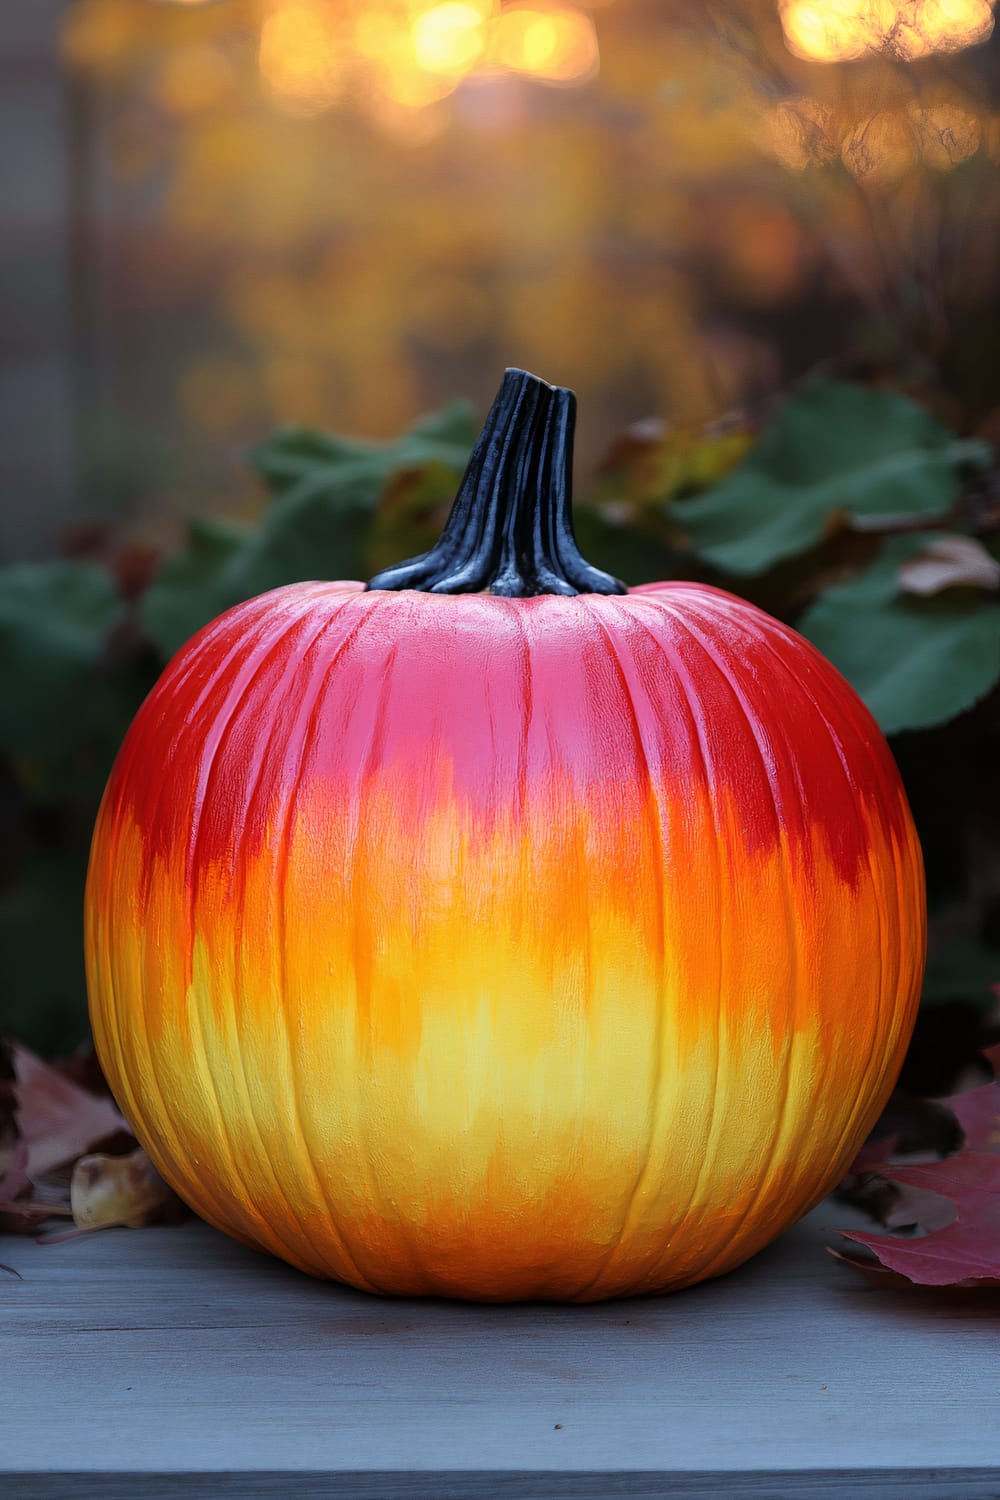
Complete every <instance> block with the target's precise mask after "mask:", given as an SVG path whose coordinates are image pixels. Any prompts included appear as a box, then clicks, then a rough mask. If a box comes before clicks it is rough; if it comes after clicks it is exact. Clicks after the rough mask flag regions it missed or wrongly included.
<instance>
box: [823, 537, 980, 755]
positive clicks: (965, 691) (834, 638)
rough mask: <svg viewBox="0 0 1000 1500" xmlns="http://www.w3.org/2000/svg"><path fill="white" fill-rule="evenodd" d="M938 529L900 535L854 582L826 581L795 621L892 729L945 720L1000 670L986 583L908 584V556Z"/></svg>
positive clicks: (887, 729)
mask: <svg viewBox="0 0 1000 1500" xmlns="http://www.w3.org/2000/svg"><path fill="white" fill-rule="evenodd" d="M942 535H943V533H941V532H920V533H914V534H912V535H909V536H902V537H894V538H893V539H892V540H891V541H889V542H887V543H886V545H885V546H884V548H883V549H882V552H881V553H880V555H879V556H878V557H877V558H876V559H875V561H874V562H873V563H872V564H871V565H870V566H869V567H868V568H867V569H866V570H865V571H864V572H863V573H860V574H859V575H858V576H857V577H856V578H853V579H852V580H851V581H850V582H849V583H844V584H840V585H838V586H837V587H835V588H831V589H829V590H828V591H827V592H826V594H824V595H823V597H822V598H820V599H818V600H817V601H816V603H815V604H813V605H812V606H811V607H810V608H809V609H808V610H806V612H805V614H804V615H803V616H802V618H801V619H800V620H799V622H798V628H799V630H801V632H802V634H803V635H805V636H807V637H808V638H809V640H811V641H812V642H813V644H814V645H815V646H818V647H819V649H820V651H822V652H823V653H824V654H825V655H826V656H828V657H829V659H830V660H831V661H832V662H833V664H834V666H836V667H838V668H839V669H840V671H841V672H843V674H844V676H845V677H846V678H847V680H848V682H850V683H851V684H852V685H853V686H854V687H855V688H856V689H857V691H858V692H859V693H860V694H861V697H862V698H863V699H864V700H865V702H866V703H867V705H868V707H869V708H870V709H871V711H872V713H873V714H874V715H875V718H876V719H877V720H878V722H879V724H880V725H881V727H882V729H883V730H884V731H885V733H886V734H894V733H896V732H897V731H898V730H901V729H927V728H929V727H930V726H931V725H933V724H944V723H946V722H947V720H949V719H953V718H954V717H955V716H956V714H960V713H962V712H964V710H965V709H967V708H970V707H971V706H972V704H973V703H975V702H976V701H977V700H978V699H979V698H982V697H983V696H984V695H985V694H986V693H988V692H989V690H990V689H991V688H992V687H993V685H994V683H995V682H996V681H997V680H998V678H1000V603H998V601H997V599H996V597H995V596H994V595H992V594H989V593H986V592H984V591H982V590H979V589H971V588H953V589H946V590H944V591H943V592H941V593H940V594H936V595H934V596H932V597H929V598H918V597H916V596H914V595H912V594H907V593H905V592H904V591H903V588H902V585H901V583H900V579H899V568H900V565H901V563H902V562H903V561H904V560H905V559H906V558H908V557H910V556H912V555H913V554H914V553H916V552H919V551H921V550H922V549H923V548H924V547H926V546H927V544H928V542H930V541H932V540H935V539H940V538H941V536H942Z"/></svg>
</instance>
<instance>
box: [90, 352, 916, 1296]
mask: <svg viewBox="0 0 1000 1500" xmlns="http://www.w3.org/2000/svg"><path fill="white" fill-rule="evenodd" d="M573 413H574V401H573V397H572V394H571V393H570V392H568V391H565V390H562V389H559V388H553V387H550V386H548V385H546V384H544V383H543V382H541V381H539V380H537V379H535V378H534V377H532V376H528V375H526V374H524V373H523V372H521V371H508V373H507V375H506V377H505V379H504V383H503V385H502V386H501V390H500V393H499V395H498V397H497V400H496V402H495V404H494V407H493V409H492V411H491V413H490V416H489V418H488V421H487V424H486V428H485V429H484V433H483V435H482V437H481V438H480V441H479V443H478V445H477V447H476V450H475V452H474V454H473V456H472V459H471V461H470V464H469V468H468V471H467V473H466V476H465V479H464V481H463V484H462V488H461V491H460V493H459V496H458V499H457V500H456V502H455V507H454V509H453V511H452V515H451V518H450V520H449V522H448V525H447V527H446V530H445V532H444V535H443V536H442V539H441V542H440V543H439V544H438V546H437V547H435V548H434V549H433V551H431V552H430V553H428V554H427V555H426V556H424V557H422V558H418V559H416V560H415V561H413V562H411V563H408V564H403V565H401V566H400V567H398V568H395V569H391V570H390V571H389V572H388V573H386V574H383V575H380V576H379V577H378V578H376V579H374V580H373V581H372V582H371V583H370V584H369V585H368V586H367V588H366V587H364V586H363V585H362V584H359V583H342V582H341V583H302V584H298V585H294V586H292V587H288V588H281V589H277V590H276V591H274V592H273V593H269V594H265V595H263V596H262V597H260V598H257V599H252V600H251V601H250V602H249V603H246V604H242V605H240V606H238V607H237V608H235V609H232V610H230V611H229V612H228V613H227V614H225V615H223V616H222V617H221V618H219V619H217V620H216V621H214V623H212V624H211V625H208V626H207V627H206V628H205V629H204V630H203V631H201V633H200V634H199V635H197V636H196V637H195V638H194V639H193V640H192V641H191V642H190V643H189V644H188V645H187V646H186V647H184V649H183V650H182V651H181V652H180V653H179V654H178V655H177V656H176V657H175V659H174V660H173V662H172V663H171V664H170V666H169V667H168V668H167V670H166V672H165V673H164V675H163V677H162V678H161V680H160V682H159V683H158V685H157V686H156V688H155V689H154V691H153V692H152V694H151V695H150V697H149V698H148V699H147V701H146V703H145V704H144V706H143V707H142V709H141V711H140V712H139V714H138V716H137V718H136V720H135V722H134V724H133V725H132V728H131V730H130V731H129V734H128V737H127V739H126V741H125V743H124V746H123V748H122V750H121V753H120V755H119V758H118V761H117V763H116V765H115V768H114V771H113V774H112V776H111V780H110V783H109V786H108V789H107V792H106V795H105V798H104V802H103V805H102V808H101V812H100V816H99V819H98V823H97V829H96V833H95V836H94V844H93V853H92V859H91V868H90V876H89V882H88V890H87V915H86V927H87V959H88V972H89V985H90V995H91V1008H92V1017H93V1025H94V1031H95V1035H96V1040H97V1047H98V1051H99V1054H100V1058H101V1062H102V1064H103V1066H104V1069H105V1071H106V1073H107V1076H108V1078H109V1080H110V1082H111V1085H112V1087H113V1089H114V1092H115V1094H116V1096H117V1098H118V1100H119V1102H120V1104H121V1106H122V1108H123V1109H124V1111H125V1113H126V1114H127V1116H128V1117H129V1119H130V1120H131V1122H132V1123H133V1126H134V1128H135V1131H136V1134H137V1135H138V1137H139V1139H140V1141H141V1142H142V1144H143V1145H144V1146H145V1147H146V1149H147V1151H148V1152H149V1154H150V1156H151V1157H152V1159H153V1161H154V1162H155V1164H156V1165H157V1167H158V1168H159V1169H160V1171H161V1172H162V1174H163V1176H164V1177H165V1178H166V1179H167V1181H168V1182H170V1183H171V1184H172V1185H173V1187H174V1188H175V1189H176V1190H177V1191H178V1192H179V1193H180V1194H181V1196H182V1197H184V1198H185V1199H187V1200H188V1202H189V1203H190V1204H191V1205H192V1206H193V1207H194V1208H195V1209H196V1210H197V1211H198V1212H199V1213H200V1214H202V1215H203V1216H204V1217H205V1218H206V1219H208V1220H209V1221H210V1222H211V1223H213V1224H215V1225H217V1226H218V1227H219V1228H221V1229H224V1230H226V1231H227V1232H228V1233H229V1234H231V1235H234V1236H235V1237H236V1238H237V1239H239V1240H242V1241H243V1242H244V1243H246V1244H248V1245H253V1246H257V1247H259V1248H262V1249H265V1250H268V1251H271V1252H273V1253H274V1254H275V1255H278V1256H282V1257H284V1259H286V1260H288V1261H290V1262H291V1263H292V1264H293V1265H295V1266H299V1267H301V1269H302V1270H304V1271H308V1272H310V1273H311V1274H313V1275H315V1276H324V1277H334V1278H336V1279H338V1280H340V1281H345V1282H349V1283H351V1284H353V1285H354V1286H357V1287H362V1288H365V1289H366V1290H368V1291H372V1292H388V1293H400V1294H414V1293H428V1294H443V1295H447V1296H454V1297H465V1298H475V1299H485V1300H505V1299H511V1298H523V1297H539V1298H561V1299H569V1300H578V1301H590V1300H596V1299H599V1298H605V1297H615V1296H622V1295H629V1294H633V1293H641V1292H659V1291H664V1290H667V1289H671V1288H677V1287H682V1286H686V1285H688V1284H689V1283H691V1282H695V1281H698V1280H700V1279H702V1278H704V1277H709V1276H716V1275H718V1274H720V1273H721V1272H723V1271H727V1270H729V1269H730V1268H731V1267H733V1266H736V1265H738V1264H739V1263H740V1262H741V1261H743V1260H745V1259H746V1258H747V1256H749V1255H751V1254H753V1252H754V1251H756V1250H758V1249H760V1247H761V1246H762V1245H764V1244H765V1243H766V1242H767V1241H769V1240H770V1239H772V1238H773V1237H774V1236H775V1235H776V1234H777V1233H778V1232H779V1231H780V1230H782V1229H783V1228H785V1227H786V1226H787V1225H789V1224H790V1223H791V1222H792V1221H793V1220H794V1219H796V1218H797V1217H798V1216H799V1215H801V1214H802V1213H803V1212H804V1211H805V1210H807V1209H808V1208H810V1207H811V1206H812V1205H813V1204H814V1203H816V1202H817V1200H818V1199H820V1198H821V1197H822V1196H823V1195H824V1194H825V1193H826V1192H827V1191H828V1190H829V1189H830V1188H831V1186H832V1185H833V1184H834V1183H835V1182H836V1181H837V1179H838V1177H839V1176H840V1174H841V1173H842V1172H843V1171H844V1169H845V1168H846V1166H847V1164H848V1163H849V1161H850V1159H851V1157H852V1154H853V1153H854V1151H855V1150H856V1148H857V1146H858V1145H859V1143H860V1142H861V1141H862V1139H863V1138H864V1136H865V1134H866V1132H867V1131H868V1130H869V1128H870V1127H871V1125H872V1123H873V1121H874V1120H875V1118H876V1116H877V1115H878V1113H879V1110H880V1108H881V1106H882V1105H883V1103H884V1101H885V1099H886V1096H887V1094H888V1093H889V1091H890V1089H891V1087H892V1085H893V1081H894V1079H895V1076H896V1073H897V1071H898V1068H899V1065H900V1062H901V1059H902V1056H903V1051H904V1048H905V1046H906V1043H907V1040H908V1037H909V1034H910V1030H911V1026H912V1022H913V1018H914V1009H915V1006H916V1002H917V993H918V987H919V982H920V976H921V970H922V965H923V957H924V906H923V880H922V869H921V859H920V851H919V846H918V843H917V839H916V836H915V833H914V829H913V825H912V822H911V819H910V814H909V811H908V808H907V804H906V800H905V797H904V793H903V789H902V786H901V784H900V780H899V777H898V774H897V771H896V769H895V766H894V764H893V761H892V758H891V756H890V753H889V750H888V748H887V746H886V744H885V741H884V740H883V738H882V736H881V734H880V733H879V731H878V729H877V728H876V726H875V724H874V722H873V720H872V719H871V717H870V715H869V714H868V712H867V711H866V709H865V708H864V707H863V705H862V704H861V702H860V701H859V699H858V698H857V697H856V695H855V694H854V692H853V691H852V690H851V689H850V688H849V687H848V686H847V684H846V683H845V682H844V681H843V679H842V678H841V677H840V676H838V674H837V673H836V671H834V669H833V668H832V667H831V666H830V665H829V664H828V663H827V662H826V661H825V660H824V659H823V658H822V657H821V656H820V655H819V654H818V653H817V652H816V651H815V650H814V649H813V648H812V647H811V646H810V645H809V644H808V643H807V642H806V641H804V640H802V639H801V638H800V637H799V636H797V635H796V634H795V633H794V632H793V631H791V630H789V629H787V628H786V627H785V626H783V625H781V624H779V623H777V622H776V621H775V620H773V619H771V618H770V617H769V616H767V615H765V614H763V613H762V612H761V611H760V610H758V609H756V608H754V607H752V606H751V605H750V604H747V603H745V602H744V601H742V600H740V599H736V598H732V597H730V596H729V595H728V594H725V593H722V592H720V591H719V590H717V589H714V588H709V587H705V586H702V585H697V584H691V583H662V584H655V585H651V586H647V587H644V588H638V589H632V590H629V591H627V592H626V591H625V590H624V589H623V587H622V586H621V585H620V584H618V583H616V582H615V580H613V579H611V578H609V577H608V576H607V575H606V574H603V573H600V572H598V571H597V570H596V569H593V568H591V567H589V566H588V565H587V564H586V563H585V562H583V560H582V559H581V558H580V556H579V553H578V552H577V550H576V546H575V543H574V540H573V532H572V527H571V523H570V510H569V457H570V449H571V444H572V428H573Z"/></svg>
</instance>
